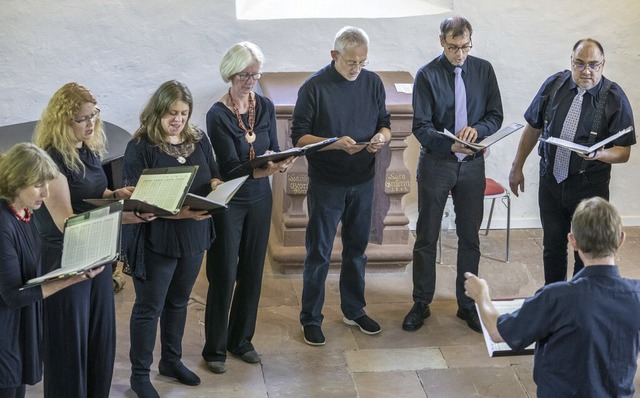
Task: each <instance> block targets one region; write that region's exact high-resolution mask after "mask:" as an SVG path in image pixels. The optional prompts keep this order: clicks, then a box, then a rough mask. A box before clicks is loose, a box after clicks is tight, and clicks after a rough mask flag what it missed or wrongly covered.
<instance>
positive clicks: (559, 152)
mask: <svg viewBox="0 0 640 398" xmlns="http://www.w3.org/2000/svg"><path fill="white" fill-rule="evenodd" d="M585 92H586V91H585V90H584V89H583V88H580V87H578V94H576V96H575V97H573V101H572V102H571V107H570V108H569V112H567V116H566V117H565V119H564V123H563V125H562V132H561V133H560V138H561V139H563V140H567V141H570V142H573V139H574V138H575V136H576V130H577V129H578V121H579V120H580V112H582V98H583V97H584V93H585ZM570 159H571V151H570V150H569V149H567V148H563V147H561V146H558V147H557V149H556V158H555V161H554V162H553V176H554V177H555V178H556V181H558V184H560V183H561V182H562V181H564V180H566V179H567V176H568V175H569V160H570Z"/></svg>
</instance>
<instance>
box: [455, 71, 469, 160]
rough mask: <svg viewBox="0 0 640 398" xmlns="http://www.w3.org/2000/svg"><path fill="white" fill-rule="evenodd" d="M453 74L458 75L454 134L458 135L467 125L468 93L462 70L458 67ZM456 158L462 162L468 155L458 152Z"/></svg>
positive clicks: (456, 78)
mask: <svg viewBox="0 0 640 398" xmlns="http://www.w3.org/2000/svg"><path fill="white" fill-rule="evenodd" d="M453 73H455V74H456V77H455V80H454V83H455V97H454V104H455V107H456V125H455V130H456V131H455V132H454V134H458V132H459V131H460V130H461V129H462V128H463V127H465V126H466V125H467V91H466V90H465V88H464V81H463V80H462V68H461V67H459V66H457V67H456V68H455V69H454V70H453ZM456 156H457V157H458V159H460V160H462V159H464V158H465V157H467V155H465V154H464V153H460V152H456Z"/></svg>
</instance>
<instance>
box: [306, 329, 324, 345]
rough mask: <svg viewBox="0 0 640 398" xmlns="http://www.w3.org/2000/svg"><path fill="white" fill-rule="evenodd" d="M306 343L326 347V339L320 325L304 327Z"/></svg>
mask: <svg viewBox="0 0 640 398" xmlns="http://www.w3.org/2000/svg"><path fill="white" fill-rule="evenodd" d="M302 334H303V336H304V342H305V343H307V344H309V345H324V343H325V339H324V334H322V328H321V327H320V325H303V326H302Z"/></svg>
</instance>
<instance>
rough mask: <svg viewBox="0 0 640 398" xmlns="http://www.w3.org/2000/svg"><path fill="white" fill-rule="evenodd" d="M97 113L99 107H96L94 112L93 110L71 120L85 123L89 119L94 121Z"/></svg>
mask: <svg viewBox="0 0 640 398" xmlns="http://www.w3.org/2000/svg"><path fill="white" fill-rule="evenodd" d="M99 114H100V108H96V110H95V112H93V113H92V114H91V115H89V116H83V117H81V118H79V119H73V121H74V122H76V123H78V124H87V122H89V120H91V122H94V121H95V120H96V118H97V117H98V115H99Z"/></svg>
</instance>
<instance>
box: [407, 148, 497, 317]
mask: <svg viewBox="0 0 640 398" xmlns="http://www.w3.org/2000/svg"><path fill="white" fill-rule="evenodd" d="M417 174H418V221H417V224H416V242H415V245H414V247H413V300H414V302H416V303H422V304H429V303H431V301H432V300H433V296H434V293H435V288H436V252H437V243H438V237H439V235H440V228H441V225H442V214H443V212H444V207H445V204H446V202H447V197H448V195H449V192H451V197H452V199H453V207H454V210H455V213H456V234H457V235H458V255H457V260H456V268H457V276H456V299H457V302H458V306H459V307H460V308H469V307H472V306H473V300H472V299H470V298H469V297H467V296H466V295H465V294H464V281H465V278H464V273H465V272H472V273H474V274H476V275H477V274H478V264H479V263H480V238H479V236H478V231H479V230H480V224H481V223H482V217H483V212H484V188H485V185H486V181H485V174H484V158H483V157H481V156H480V157H477V158H475V159H473V160H471V161H469V162H457V161H455V160H450V159H443V158H442V157H440V156H437V155H434V154H430V153H427V152H425V151H424V150H423V151H421V154H420V159H419V161H418V173H417Z"/></svg>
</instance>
